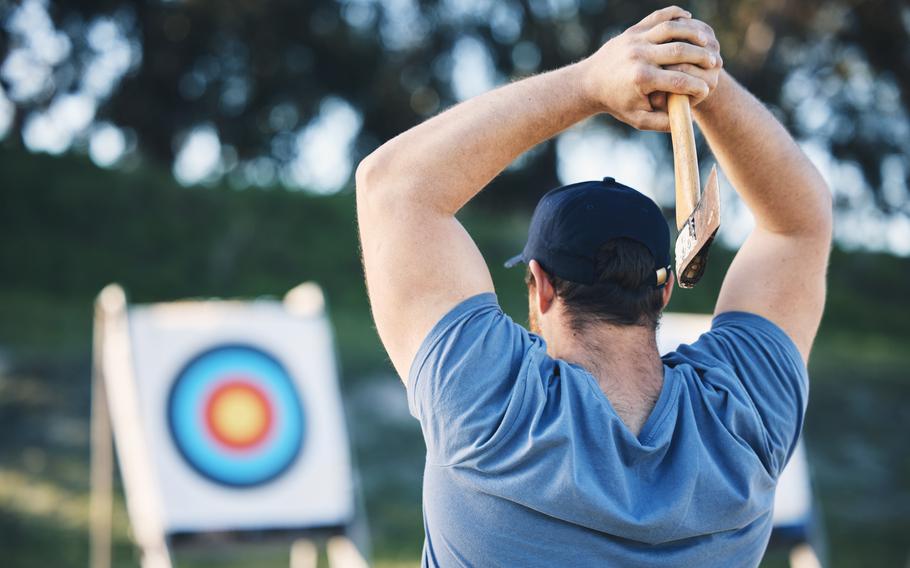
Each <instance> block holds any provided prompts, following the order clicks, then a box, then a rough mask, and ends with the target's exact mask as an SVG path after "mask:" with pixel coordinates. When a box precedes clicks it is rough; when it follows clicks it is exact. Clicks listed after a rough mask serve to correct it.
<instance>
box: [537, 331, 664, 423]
mask: <svg viewBox="0 0 910 568" xmlns="http://www.w3.org/2000/svg"><path fill="white" fill-rule="evenodd" d="M560 339H561V341H556V342H554V343H555V345H552V346H551V349H550V351H551V353H550V354H551V356H553V357H555V358H558V359H562V360H564V361H568V362H569V363H574V364H576V365H580V366H582V367H584V368H585V369H586V370H587V371H588V372H589V373H591V374H592V375H593V376H594V378H595V379H597V383H598V385H599V386H600V390H602V391H603V393H604V394H605V395H606V396H607V398H608V399H609V400H610V404H611V405H612V406H613V409H614V410H616V413H617V414H618V415H619V417H620V418H622V420H623V422H624V423H625V424H626V426H627V427H628V428H629V430H631V431H632V432H633V433H634V434H636V435H638V433H639V432H640V431H641V428H642V426H644V424H645V422H646V421H647V419H648V416H649V415H650V414H651V410H652V409H653V408H654V404H655V403H656V402H657V397H658V396H659V395H660V390H661V387H662V386H663V363H662V362H661V360H660V355H659V353H658V351H657V341H656V338H655V333H654V331H653V330H651V329H650V328H647V327H641V326H614V325H606V324H603V325H600V326H597V327H592V328H589V329H588V330H586V331H584V332H581V333H579V332H567V333H566V334H565V335H563V336H562V337H561V338H560Z"/></svg>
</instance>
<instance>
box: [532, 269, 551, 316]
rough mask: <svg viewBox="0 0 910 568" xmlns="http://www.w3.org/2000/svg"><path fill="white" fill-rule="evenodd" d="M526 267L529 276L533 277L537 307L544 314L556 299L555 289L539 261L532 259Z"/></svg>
mask: <svg viewBox="0 0 910 568" xmlns="http://www.w3.org/2000/svg"><path fill="white" fill-rule="evenodd" d="M528 268H529V269H530V270H531V276H533V277H534V290H535V292H536V296H537V297H536V298H535V301H536V302H537V307H538V309H539V310H540V313H542V314H545V313H547V310H549V309H550V307H551V306H552V305H553V300H555V299H556V289H555V288H553V283H552V282H550V275H549V274H547V273H546V272H545V271H544V269H543V267H541V266H540V263H539V262H537V261H536V260H533V259H532V260H531V262H529V263H528Z"/></svg>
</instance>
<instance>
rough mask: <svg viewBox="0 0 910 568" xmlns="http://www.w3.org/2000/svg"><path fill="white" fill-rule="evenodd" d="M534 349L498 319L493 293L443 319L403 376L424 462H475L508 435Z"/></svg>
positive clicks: (529, 338) (531, 340) (534, 340)
mask: <svg viewBox="0 0 910 568" xmlns="http://www.w3.org/2000/svg"><path fill="white" fill-rule="evenodd" d="M540 342H541V340H540V339H539V338H538V337H537V336H535V335H532V334H530V333H528V331H527V330H526V329H524V328H523V327H522V326H520V325H518V324H516V323H515V322H513V321H512V319H511V318H509V317H508V316H507V315H505V314H504V313H503V312H502V310H501V309H500V307H499V304H498V303H497V301H496V296H495V295H494V294H492V293H487V294H480V295H477V296H473V297H471V298H468V299H467V300H465V301H463V302H462V303H460V304H459V305H457V306H456V307H455V308H453V309H452V310H451V311H450V312H449V313H448V314H446V315H445V316H443V318H442V319H441V320H440V321H439V322H438V323H437V324H436V325H435V326H434V327H433V329H432V330H431V331H430V333H429V335H428V336H427V337H426V339H424V341H423V343H422V344H421V346H420V348H419V350H418V352H417V355H416V356H415V358H414V361H413V363H412V364H411V369H410V373H409V376H408V407H409V409H410V411H411V414H412V415H414V417H415V418H417V419H418V420H419V421H420V425H421V428H422V430H423V436H424V441H425V442H426V446H427V460H428V461H429V462H430V463H433V464H435V465H453V464H457V463H459V462H463V461H465V460H467V459H471V458H474V457H477V456H478V454H479V453H481V452H484V451H487V450H489V449H490V448H492V447H494V446H495V445H496V444H497V443H498V442H499V441H500V440H501V439H503V438H504V437H505V436H507V435H508V432H509V429H510V428H511V427H512V425H513V424H514V423H515V420H516V418H517V417H518V416H519V415H520V413H521V406H522V403H523V400H524V389H525V384H524V382H523V381H522V380H521V379H520V377H521V368H522V365H523V364H524V361H525V359H526V355H527V353H528V351H529V350H530V349H532V348H533V347H534V346H535V345H539V344H540Z"/></svg>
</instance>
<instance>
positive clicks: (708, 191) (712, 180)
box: [676, 166, 720, 288]
mask: <svg viewBox="0 0 910 568" xmlns="http://www.w3.org/2000/svg"><path fill="white" fill-rule="evenodd" d="M718 227H720V191H719V190H718V188H717V166H712V167H711V175H709V176H708V183H706V184H705V189H704V191H702V194H701V199H699V200H698V204H697V205H696V206H695V209H694V210H693V211H692V214H691V215H689V217H688V218H687V219H686V222H685V223H684V224H683V226H682V228H681V229H680V230H679V236H677V237H676V278H677V280H678V282H679V286H680V287H681V288H692V287H693V286H695V285H696V284H697V283H698V281H699V280H700V279H701V277H702V274H704V273H705V265H706V264H707V261H708V248H709V247H710V246H711V242H712V241H713V240H714V235H716V234H717V229H718Z"/></svg>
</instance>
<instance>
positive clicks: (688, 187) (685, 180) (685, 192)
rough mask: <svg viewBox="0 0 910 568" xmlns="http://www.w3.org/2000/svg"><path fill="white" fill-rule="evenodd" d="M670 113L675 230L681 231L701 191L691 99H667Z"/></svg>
mask: <svg viewBox="0 0 910 568" xmlns="http://www.w3.org/2000/svg"><path fill="white" fill-rule="evenodd" d="M667 111H668V113H669V115H670V138H671V139H672V140H673V171H674V172H675V173H676V228H677V229H682V227H683V225H684V224H685V223H686V219H688V218H689V215H691V214H692V212H693V211H695V206H696V205H697V204H698V193H699V188H700V187H701V184H700V183H699V180H698V156H697V155H696V154H695V131H694V130H693V129H692V110H691V109H690V107H689V97H688V96H687V95H675V94H670V95H668V96H667Z"/></svg>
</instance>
